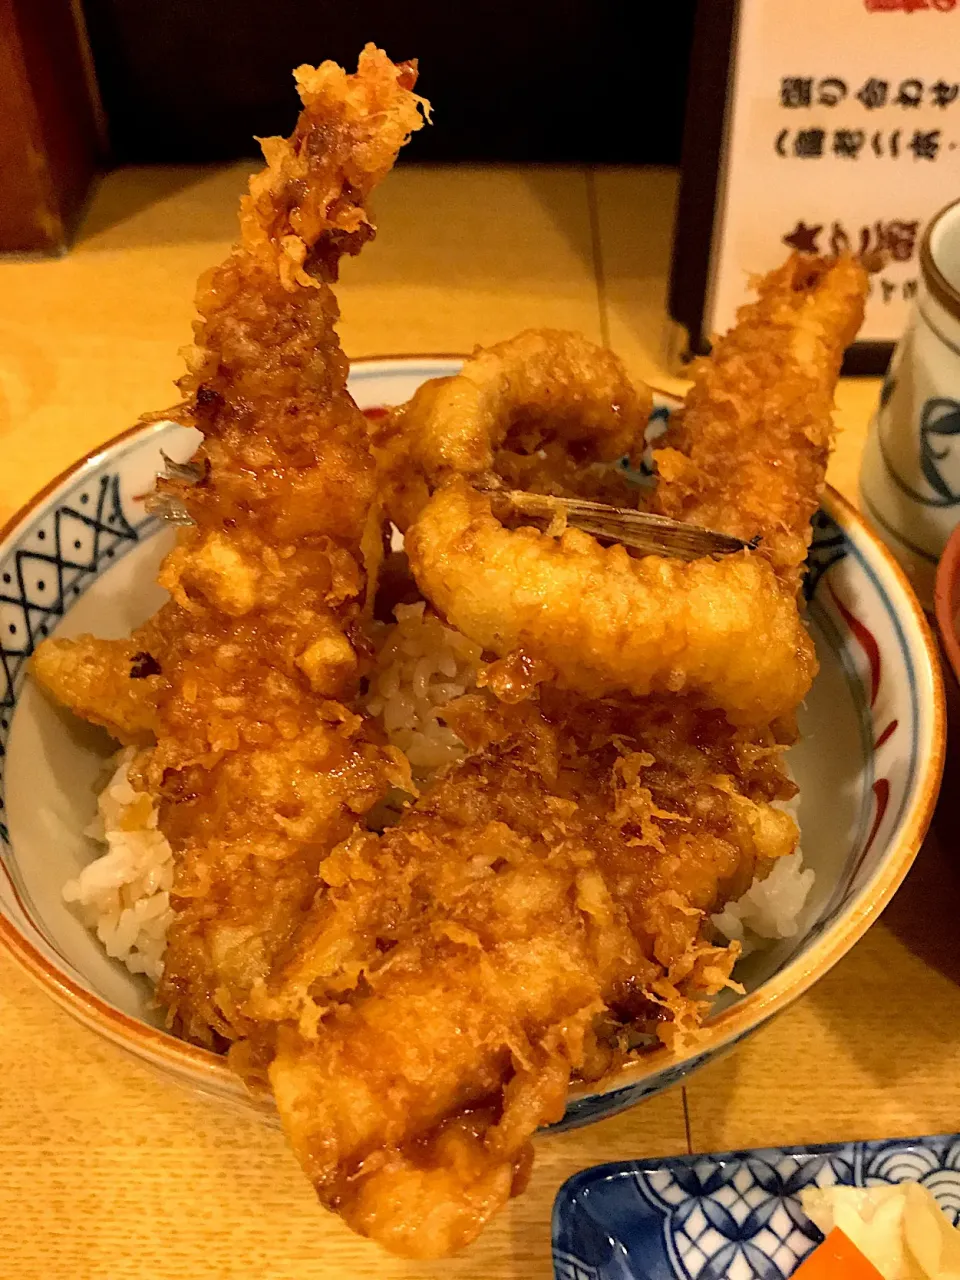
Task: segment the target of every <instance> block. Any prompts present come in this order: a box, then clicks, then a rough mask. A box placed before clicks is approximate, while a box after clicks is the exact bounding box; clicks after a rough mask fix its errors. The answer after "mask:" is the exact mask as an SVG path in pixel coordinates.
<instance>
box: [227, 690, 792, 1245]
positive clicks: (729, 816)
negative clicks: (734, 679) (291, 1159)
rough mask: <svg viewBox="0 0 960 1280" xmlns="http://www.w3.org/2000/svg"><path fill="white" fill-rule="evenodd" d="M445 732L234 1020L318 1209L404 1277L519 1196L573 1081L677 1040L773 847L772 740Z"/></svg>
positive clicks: (649, 718)
mask: <svg viewBox="0 0 960 1280" xmlns="http://www.w3.org/2000/svg"><path fill="white" fill-rule="evenodd" d="M450 719H451V722H452V723H453V724H454V725H455V727H456V728H457V730H458V732H460V733H461V734H462V735H463V737H464V739H465V740H466V741H467V742H468V743H469V744H470V745H471V746H472V748H473V754H472V755H471V757H470V758H469V759H467V760H466V761H465V762H464V763H463V764H461V765H459V766H458V767H457V768H455V769H454V770H452V771H451V772H449V773H448V774H447V775H446V776H445V777H443V778H442V779H441V780H440V781H438V782H437V783H436V784H435V785H434V786H433V787H432V788H431V789H430V791H429V792H428V793H427V794H426V795H425V796H424V797H423V799H421V800H420V801H419V802H418V804H417V805H416V807H415V808H414V809H413V810H412V811H411V812H409V813H408V814H407V815H406V816H405V817H404V818H403V820H401V822H400V824H399V825H398V826H397V827H396V828H394V829H391V830H389V831H387V832H386V833H385V834H384V835H382V836H377V835H375V834H373V833H369V832H368V833H363V834H357V835H355V836H354V837H353V838H351V839H350V840H347V841H346V842H344V844H343V845H341V846H340V847H339V848H338V849H336V850H335V851H334V852H333V853H332V854H331V855H330V857H329V858H328V859H327V860H326V861H325V862H324V863H323V864H322V866H321V868H320V873H321V876H322V877H323V878H324V880H325V881H326V883H327V884H328V886H329V889H328V891H327V893H326V895H325V896H324V899H323V901H322V903H320V901H319V900H318V909H317V910H316V911H315V912H314V914H313V916H312V917H311V920H310V921H309V923H308V924H306V925H305V926H304V929H303V930H302V933H301V936H300V937H299V938H298V939H297V940H296V942H295V944H294V946H293V948H292V950H291V953H290V955H289V958H288V959H287V962H286V964H285V965H282V966H278V967H277V969H276V970H275V971H274V974H273V977H272V979H271V980H270V981H269V983H268V984H267V985H266V987H264V988H262V989H261V992H260V996H261V1003H260V1005H259V1006H258V1009H259V1011H260V1012H262V1014H263V1016H264V1018H266V1019H269V1018H270V1017H271V1016H272V1017H275V1018H277V1019H279V1020H280V1028H279V1034H278V1037H277V1040H276V1045H275V1056H273V1057H272V1062H271V1063H270V1066H269V1077H270V1081H271V1083H272V1086H273V1089H274V1092H275V1095H276V1098H277V1103H278V1107H279V1110H280V1114H281V1117H282V1119H283V1122H284V1126H285V1128H286V1130H287V1133H288V1135H289V1137H290V1139H291V1142H292V1143H293V1145H294V1148H295V1150H296V1151H297V1154H298V1156H299V1157H300V1160H301V1162H302V1163H303V1165H304V1168H305V1169H306V1171H307V1172H308V1174H309V1176H310V1177H311V1179H312V1180H313V1182H314V1184H315V1185H316V1187H317V1190H318V1193H319V1195H320V1197H321V1199H322V1200H323V1201H324V1202H325V1203H326V1204H328V1205H330V1206H331V1207H332V1208H335V1209H336V1210H337V1211H338V1212H339V1213H340V1214H342V1215H343V1216H344V1217H345V1219H346V1220H347V1222H349V1223H350V1225H351V1226H353V1227H354V1228H355V1229H356V1230H358V1231H361V1232H363V1233H364V1234H368V1235H371V1236H373V1237H374V1238H375V1239H377V1240H379V1241H380V1242H381V1243H383V1244H385V1245H386V1246H387V1247H389V1248H390V1249H391V1250H393V1251H394V1252H398V1253H402V1254H406V1255H408V1256H412V1257H421V1258H423V1257H438V1256H442V1255H445V1254H447V1253H450V1252H452V1251H454V1250H456V1249H459V1248H461V1247H463V1246H464V1245H465V1244H466V1243H468V1242H469V1241H470V1240H471V1239H473V1238H474V1237H475V1235H476V1234H477V1233H478V1232H479V1231H480V1229H481V1228H482V1226H483V1224H484V1223H485V1222H486V1221H487V1220H488V1219H489V1217H490V1216H491V1214H492V1213H493V1212H494V1211H495V1210H496V1209H497V1208H499V1207H500V1205H501V1204H502V1203H503V1202H504V1201H505V1200H506V1199H507V1198H508V1197H509V1196H510V1195H511V1194H516V1193H517V1191H518V1190H519V1189H521V1188H522V1185H523V1183H524V1181H525V1179H526V1174H527V1170H528V1168H529V1163H530V1159H531V1156H532V1153H531V1151H530V1147H529V1142H530V1137H531V1135H532V1134H533V1132H534V1130H535V1129H536V1128H537V1127H538V1126H539V1125H541V1124H544V1123H547V1122H550V1121H552V1120H556V1119H558V1118H559V1117H560V1116H561V1115H562V1113H563V1107H564V1102H565V1098H566V1092H567V1088H568V1085H569V1082H570V1079H571V1076H572V1075H574V1074H579V1075H580V1076H585V1077H586V1078H589V1079H596V1078H598V1077H599V1076H600V1075H602V1074H603V1073H604V1072H606V1071H608V1070H610V1069H611V1068H613V1067H616V1066H617V1065H619V1064H620V1063H621V1062H622V1061H623V1060H624V1057H625V1054H626V1052H627V1049H628V1046H629V1044H630V1043H631V1042H632V1041H633V1040H634V1039H635V1037H636V1034H637V1030H638V1029H640V1030H645V1031H646V1032H648V1033H649V1034H651V1035H653V1036H657V1035H659V1036H660V1037H661V1038H662V1039H665V1040H667V1041H672V1040H674V1039H676V1038H677V1037H678V1036H679V1035H682V1034H684V1033H686V1032H689V1031H690V1030H691V1029H692V1028H694V1027H695V1026H696V1024H697V1021H698V1019H699V1016H700V1001H701V1000H702V999H703V998H704V997H705V996H708V995H709V994H711V993H713V992H715V991H717V990H718V989H719V988H720V987H721V986H723V985H724V984H725V982H726V980H727V978H728V975H729V972H730V968H731V965H732V963H733V961H734V959H735V957H736V949H735V948H728V949H720V948H717V947H715V946H714V945H713V944H712V942H711V941H710V939H709V937H707V936H706V934H705V933H704V928H703V924H704V918H705V914H706V913H708V912H709V911H711V910H712V909H714V908H715V906H716V905H717V903H718V902H720V901H723V900H726V896H727V895H728V894H729V893H731V892H738V891H740V890H741V889H742V888H743V887H744V886H745V885H746V884H747V883H749V880H750V879H751V878H752V875H753V874H754V872H755V870H756V869H757V867H758V865H760V864H761V863H762V862H763V860H765V859H768V858H772V857H779V856H781V855H782V854H784V853H788V852H790V851H791V850H792V849H793V848H794V846H795V844H796V838H797V830H796V825H795V823H794V821H793V819H792V818H791V817H789V815H787V814H785V813H783V812H781V811H779V810H777V809H774V808H772V807H771V801H772V800H774V799H776V798H784V797H786V796H789V795H790V794H791V792H792V791H793V787H792V784H790V782H789V781H788V780H787V778H786V777H785V775H784V772H783V770H782V767H781V765H780V762H779V751H778V748H777V747H776V744H774V743H773V741H772V739H771V738H770V736H769V735H760V736H759V737H749V736H745V735H743V734H739V733H737V732H736V731H735V730H733V729H732V728H731V727H730V725H729V724H728V723H727V722H726V721H725V720H724V718H723V717H722V716H720V715H718V714H717V713H710V712H706V711H704V710H703V709H702V708H698V707H697V706H696V705H695V704H694V703H692V702H690V701H689V700H683V699H667V700H660V701H658V700H652V701H649V702H647V703H643V704H640V703H633V702H630V701H625V702H608V703H602V704H597V703H582V702H578V701H571V700H570V699H569V698H567V697H564V696H562V695H559V694H552V693H546V694H545V697H544V699H543V701H542V703H541V704H540V705H537V704H535V703H532V702H529V701H527V702H522V703H519V704H517V705H516V706H513V707H505V706H504V705H502V704H497V703H496V700H495V699H493V698H492V697H487V698H484V697H483V696H481V695H474V696H471V697H467V698H465V699H463V700H462V701H461V702H460V703H459V704H456V705H455V706H454V707H453V708H451V710H450ZM246 1051H247V1052H249V1046H247V1047H246ZM242 1052H243V1047H242V1046H241V1054H240V1055H239V1057H240V1060H241V1063H242ZM271 1054H274V1047H273V1045H272V1044H271ZM268 1056H270V1055H268Z"/></svg>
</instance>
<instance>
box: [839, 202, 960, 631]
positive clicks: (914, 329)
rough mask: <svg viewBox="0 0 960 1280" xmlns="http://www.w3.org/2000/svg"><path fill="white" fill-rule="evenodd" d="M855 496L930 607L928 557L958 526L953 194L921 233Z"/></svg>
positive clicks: (958, 229)
mask: <svg viewBox="0 0 960 1280" xmlns="http://www.w3.org/2000/svg"><path fill="white" fill-rule="evenodd" d="M860 495H861V499H862V504H863V511H864V514H865V515H866V517H867V519H868V520H870V521H871V523H872V524H873V525H874V526H875V528H876V529H877V531H878V533H879V534H880V535H881V537H882V538H883V539H884V540H885V541H886V543H887V545H888V546H889V547H890V549H891V551H893V553H894V555H896V557H897V559H898V560H899V561H900V563H901V564H902V565H903V567H904V569H905V570H906V572H907V574H908V575H909V577H910V578H911V580H912V582H913V585H914V587H915V588H916V591H917V594H918V595H919V597H920V599H921V601H922V603H923V604H924V606H925V607H926V608H928V609H930V608H932V605H933V582H934V575H935V572H936V567H937V561H938V559H939V558H940V554H941V552H942V551H943V548H944V546H945V544H946V541H947V538H948V537H949V536H950V534H951V533H952V531H953V529H954V527H955V526H956V525H957V524H958V523H960V200H958V201H956V202H955V203H954V204H951V205H947V207H946V208H945V209H942V210H941V211H940V213H938V214H937V216H936V217H935V218H934V219H933V220H932V221H931V222H930V223H929V225H928V226H927V229H926V232H925V234H924V237H923V243H922V245H921V248H920V287H919V290H918V294H917V301H916V304H915V309H914V312H913V315H912V316H911V318H910V323H909V324H908V326H907V330H906V332H905V333H904V335H903V337H902V338H901V340H900V342H899V344H898V345H897V349H896V351H895V352H894V355H893V359H892V360H891V362H890V369H889V372H888V374H887V377H886V380H885V381H884V384H883V390H882V391H881V393H880V404H879V406H878V408H877V412H876V416H875V417H874V420H873V422H872V424H871V428H870V434H869V437H868V440H867V446H866V449H865V450H864V455H863V463H862V466H861V470H860Z"/></svg>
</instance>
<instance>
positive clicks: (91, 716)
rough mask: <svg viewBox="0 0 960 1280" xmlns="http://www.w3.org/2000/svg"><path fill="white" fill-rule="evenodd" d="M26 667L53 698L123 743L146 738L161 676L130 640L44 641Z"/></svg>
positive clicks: (142, 742)
mask: <svg viewBox="0 0 960 1280" xmlns="http://www.w3.org/2000/svg"><path fill="white" fill-rule="evenodd" d="M30 669H31V671H32V673H33V675H34V678H35V679H36V680H37V682H38V683H39V684H40V685H41V686H42V687H43V688H44V689H46V690H47V692H48V693H50V694H52V696H53V697H54V698H56V699H57V701H58V702H62V703H63V705H64V706H66V707H69V708H70V709H71V711H75V712H76V714H77V715H78V716H82V717H83V719H84V720H89V721H91V722H92V723H93V724H99V725H102V726H103V728H104V729H106V730H107V731H108V732H109V733H111V734H113V736H114V737H115V738H116V739H118V741H120V742H122V743H123V744H124V745H125V746H131V745H145V744H147V743H149V742H152V740H153V737H154V735H155V733H156V705H157V699H158V697H159V696H160V691H161V690H162V689H163V687H164V680H163V677H162V676H161V674H160V668H159V666H158V664H157V663H156V662H155V660H154V659H153V658H152V657H151V655H150V654H149V653H147V652H146V651H145V650H143V649H142V648H141V647H140V646H138V644H137V642H136V641H135V640H98V639H96V638H95V637H94V636H79V637H78V638H77V639H76V640H46V641H44V642H43V644H41V645H40V646H39V647H38V649H37V651H36V653H35V654H34V656H33V660H32V662H31V665H30Z"/></svg>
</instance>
